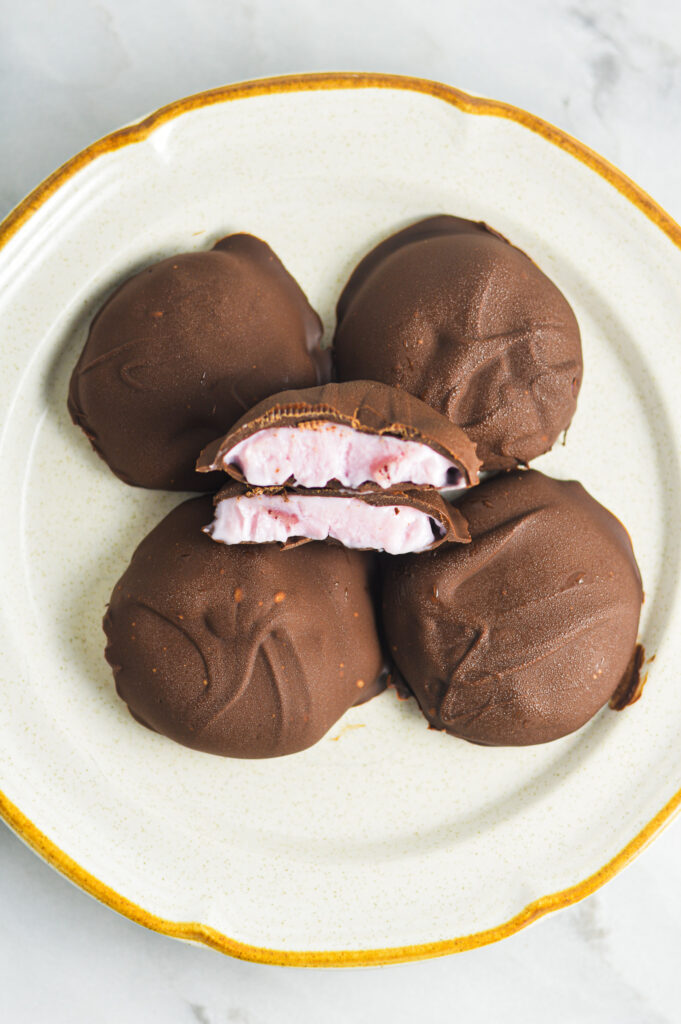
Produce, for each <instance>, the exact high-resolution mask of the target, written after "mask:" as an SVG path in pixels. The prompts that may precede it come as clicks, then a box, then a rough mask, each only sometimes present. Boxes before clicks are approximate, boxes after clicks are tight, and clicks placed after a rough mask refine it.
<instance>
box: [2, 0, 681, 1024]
mask: <svg viewBox="0 0 681 1024" xmlns="http://www.w3.org/2000/svg"><path fill="white" fill-rule="evenodd" d="M0 26H2V28H1V30H0V96H1V97H2V102H1V103H0V138H1V139H2V159H1V160H0V216H2V215H4V214H5V213H6V212H7V211H8V210H9V209H10V208H11V207H12V206H13V205H14V204H15V203H16V202H17V201H18V200H19V199H20V198H21V197H22V196H23V195H24V194H25V193H26V192H28V191H29V190H30V189H31V188H32V187H33V186H34V185H36V184H37V183H38V182H39V181H40V180H41V179H42V178H43V177H44V176H45V175H46V174H48V173H49V172H50V171H51V170H53V168H54V167H55V166H56V165H58V164H59V163H61V162H62V161H63V160H65V159H66V158H67V157H69V156H70V155H72V154H73V153H74V152H75V151H76V150H78V149H80V148H81V147H82V146H84V145H86V144H87V143H88V142H90V141H92V140H93V139H94V138H95V137H97V136H100V135H102V134H104V133H106V132H108V131H110V130H111V129H113V128H115V127H117V126H118V125H120V124H122V123H124V122H126V121H129V120H132V119H134V118H136V117H138V116H139V115H141V114H143V113H145V112H147V111H149V110H152V109H153V108H155V107H157V106H159V105H161V104H163V103H165V102H167V101H169V100H171V99H174V98H177V97H179V96H182V95H184V94H187V93H190V92H194V91H197V90H200V89H205V88H209V87H211V86H214V85H219V84H222V83H224V82H228V81H234V80H239V79H243V78H250V77H255V76H259V75H267V74H275V73H283V72H289V71H304V70H318V69H347V70H382V71H393V72H402V73H408V74H415V75H421V76H425V77H430V78H436V79H441V80H443V81H446V82H451V83H453V84H455V85H460V86H462V87H463V88H469V89H471V90H472V91H475V92H479V93H482V94H485V95H489V96H493V97H495V98H499V99H505V100H508V101H510V102H512V103H516V104H518V105H520V106H523V107H526V108H527V109H529V110H532V111H534V112H536V113H538V114H541V115H543V116H544V117H546V118H548V119H549V120H550V121H553V122H555V123H556V124H558V125H560V126H562V127H564V128H566V129H567V130H568V131H570V132H572V133H573V134H574V135H576V136H578V137H579V138H581V139H583V140H584V141H586V142H587V143H589V144H590V145H592V146H593V147H594V148H595V149H597V150H599V151H600V152H602V153H603V154H604V155H606V156H607V157H609V158H610V159H611V160H612V161H613V162H614V163H616V164H618V165H619V166H621V167H622V168H623V169H624V170H625V171H626V172H627V173H628V174H630V175H631V177H633V178H634V179H635V180H637V181H638V182H639V183H640V184H642V185H643V186H644V188H646V189H647V190H648V191H649V192H650V193H651V194H652V195H653V196H654V197H655V198H656V199H657V200H658V201H659V202H661V203H662V205H663V206H665V207H666V208H667V209H668V210H669V211H670V213H671V214H672V215H674V216H675V217H676V218H677V219H681V177H680V176H679V164H680V162H681V136H680V135H679V132H678V111H679V109H681V6H680V5H679V4H678V0H657V3H650V2H649V0H648V2H644V0H522V2H521V3H515V4H511V3H509V2H508V0H420V2H419V3H418V4H415V3H413V2H412V0H344V2H343V3H342V4H341V3H338V2H337V0H327V2H326V3H320V2H318V0H287V2H286V0H163V2H161V0H101V2H95V0H61V2H60V3H56V2H55V0H22V2H20V3H17V2H16V0H0ZM408 884H409V880H408V878H405V885H408ZM680 960H681V825H679V824H677V825H675V826H674V825H673V826H671V827H670V828H669V829H668V830H667V832H666V833H665V834H664V835H663V836H662V837H661V838H660V839H659V840H658V841H657V842H656V843H655V844H654V845H653V847H652V848H651V849H650V850H649V851H647V852H646V853H645V854H644V855H643V856H642V857H641V858H640V859H639V860H638V861H637V862H636V863H635V864H634V865H633V866H632V867H630V868H629V869H628V870H627V871H626V872H625V873H624V874H623V875H620V876H619V877H618V878H617V879H615V880H614V881H613V882H612V883H610V885H608V886H607V887H606V888H605V889H603V890H601V891H600V892H599V893H597V894H596V895H595V896H592V897H591V898H590V899H588V900H587V901H585V902H584V903H582V904H580V905H578V906H576V907H573V908H572V909H570V910H567V911H564V912H563V913H561V914H559V915H554V916H553V917H551V918H549V919H545V920H544V921H542V922H540V923H538V924H537V925H535V926H533V927H532V928H531V929H529V930H527V931H525V932H523V933H521V934H519V935H518V936H515V937H514V938H512V939H510V940H507V941H506V942H504V943H502V944H500V945H497V946H493V947H488V948H486V949H482V950H478V951H476V952H473V953H467V954H463V955H460V956H458V957H453V958H451V957H450V958H446V959H443V960H437V961H430V962H427V963H421V964H411V965H406V966H403V967H393V968H384V969H372V970H366V971H355V972H352V973H348V972H343V971H341V972H332V971H320V972H315V971H302V970H287V969H281V968H267V967H262V966H259V965H254V964H247V963H240V962H237V961H232V960H228V959H226V958H224V957H221V956H219V955H218V954H216V953H212V952H210V951H208V950H205V949H200V948H191V947H189V946H184V945H182V944H180V943H177V942H174V941H172V940H170V939H167V938H165V937H163V936H160V935H155V934H152V933H151V932H147V931H145V930H143V929H141V928H138V927H137V926H135V925H133V924H132V923H130V922H129V921H127V920H124V919H123V918H120V917H118V916H116V915H115V914H114V913H112V912H111V911H110V910H108V909H107V908H105V907H102V906H100V905H98V904H97V903H95V902H94V901H92V900H90V899H89V898H88V897H87V896H85V895H84V894H83V893H81V892H79V891H78V890H76V889H75V888H73V887H72V886H71V885H70V884H69V883H68V882H67V881H65V880H64V879H63V878H61V877H60V876H58V875H57V874H56V873H55V872H53V871H52V870H51V869H50V868H48V867H47V866H45V865H44V864H43V863H41V862H40V861H39V860H38V858H37V857H35V856H34V855H33V854H32V853H31V852H29V851H28V850H27V849H25V848H24V847H23V846H22V845H21V844H20V843H19V842H18V841H17V840H16V839H15V838H14V836H13V835H12V834H11V833H10V832H9V831H8V830H7V829H6V828H4V826H1V825H0V1020H2V1021H8V1022H10V1021H11V1022H12V1024H24V1022H27V1024H42V1022H50V1024H62V1022H64V1024H67V1022H68V1024H73V1022H76V1024H79V1022H81V1021H82V1022H90V1021H97V1022H100V1021H101V1022H109V1021H111V1022H114V1021H115V1022H117V1024H118V1022H120V1021H125V1022H126V1024H138V1022H140V1024H141V1022H147V1021H150V1020H163V1021H164V1022H165V1024H227V1022H229V1024H232V1022H234V1024H272V1022H273V1024H280V1022H281V1024H288V1022H291V1024H293V1022H295V1024H313V1022H314V1024H317V1022H319V1021H324V1022H327V1021H328V1022H330V1024H335V1022H341V1021H353V1022H357V1024H363V1022H365V1021H366V1022H369V1021H371V1022H375V1021H379V1022H382V1021H386V1022H387V1021H389V1022H390V1024H402V1022H405V1024H406V1022H411V1021H413V1020H420V1019H423V1020H427V1021H429V1022H434V1024H439V1022H440V1021H442V1022H444V1021H445V1020H446V1021H450V1020H452V1019H459V1020H466V1021H490V1020H504V1021H505V1022H507V1024H514V1022H515V1021H518V1022H520V1021H522V1022H523V1024H544V1022H545V1021H547V1020H550V1021H552V1022H554V1024H563V1022H564V1024H572V1022H577V1021H578V1022H580V1024H611V1022H612V1024H629V1022H631V1024H668V1022H676V1021H679V1020H681V996H679V991H678V980H677V976H678V965H679V962H680Z"/></svg>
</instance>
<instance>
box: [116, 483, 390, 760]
mask: <svg viewBox="0 0 681 1024" xmlns="http://www.w3.org/2000/svg"><path fill="white" fill-rule="evenodd" d="M210 515H211V500H210V498H208V497H202V498H195V499H192V500H190V501H187V502H185V503H184V504H182V505H179V506H178V507H177V508H175V509H173V511H172V512H171V513H170V514H169V515H168V516H166V518H165V519H164V520H163V521H162V522H161V523H159V525H158V526H157V527H156V528H155V529H154V530H152V531H151V533H150V534H148V536H147V537H146V538H145V539H144V540H143V541H142V543H141V544H140V545H139V547H138V548H137V550H136V551H135V553H134V555H133V557H132V561H131V562H130V565H129V567H128V568H127V569H126V571H125V573H124V574H123V576H122V577H121V579H120V581H119V582H118V583H117V584H116V586H115V587H114V591H113V594H112V596H111V602H110V604H109V608H108V611H107V613H106V616H105V619H104V629H105V632H106V635H107V640H108V644H107V648H106V657H107V660H108V661H109V663H110V664H111V666H112V668H113V672H114V677H115V680H116V688H117V690H118V693H119V696H120V697H121V698H122V699H123V700H124V701H125V702H126V703H127V704H128V707H129V709H130V711H131V713H132V714H133V716H134V717H135V718H136V719H137V720H138V721H139V722H141V723H142V724H144V725H146V726H148V727H149V728H151V729H154V730H156V731H157V732H159V733H163V734H164V735H165V736H169V737H170V738H171V739H173V740H176V741H177V742H178V743H182V744H184V745H185V746H188V747H192V748H193V749H195V750H203V751H206V752H208V753H212V754H222V755H226V756H229V757H250V758H256V757H277V756H280V755H282V754H292V753H294V752H295V751H299V750H304V749H305V748H306V747H309V746H311V745H312V744H313V743H316V742H317V740H319V739H321V737H322V736H323V735H324V733H326V732H327V730H328V729H329V728H330V727H331V726H332V725H333V724H334V723H335V722H336V721H337V720H338V719H339V718H340V717H341V715H342V714H343V713H344V712H345V711H347V709H348V708H350V707H352V706H353V705H354V704H358V703H362V702H363V701H365V700H367V699H369V698H370V697H372V696H374V695H375V694H376V693H377V692H379V690H380V689H381V688H382V685H383V684H382V681H381V676H382V668H383V656H382V653H381V650H380V646H379V641H378V637H377V633H376V624H375V619H374V607H373V601H372V593H371V588H372V566H373V560H372V558H371V556H369V555H366V554H362V553H360V552H356V551H347V550H345V549H344V548H341V547H338V546H333V545H326V544H309V545H306V546H305V547H301V548H295V549H293V550H291V551H282V550H281V549H280V548H279V547H277V546H276V545H273V544H268V545H261V546H248V547H245V546H239V547H225V546H224V545H222V544H214V543H213V542H212V541H211V540H210V539H209V538H208V537H207V536H206V535H205V533H202V530H201V528H202V526H203V525H204V524H205V523H206V522H208V520H209V519H210Z"/></svg>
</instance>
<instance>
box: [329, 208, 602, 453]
mask: <svg viewBox="0 0 681 1024" xmlns="http://www.w3.org/2000/svg"><path fill="white" fill-rule="evenodd" d="M337 317H338V324H337V328H336V336H335V339H334V359H335V364H336V369H337V375H338V378H339V379H340V380H352V379H353V378H369V379H371V380H380V381H383V382H384V383H386V384H391V385H393V386H394V387H397V388H401V389H403V390H405V391H409V392H411V394H413V395H417V396H418V397H419V398H421V399H423V401H425V402H428V404H429V405H432V406H433V408H435V409H437V410H438V411H439V412H441V413H443V414H444V415H445V416H448V417H449V418H450V419H451V421H452V422H453V423H455V424H457V425H458V426H460V427H462V428H463V429H464V430H465V431H466V433H467V434H468V435H469V437H470V438H471V440H472V441H474V442H475V443H476V445H477V454H478V456H479V458H480V459H481V460H482V464H483V469H508V468H511V467H513V466H515V465H517V464H520V463H527V462H529V461H530V460H531V459H534V458H536V456H537V455H541V454H542V453H543V452H546V451H548V450H549V448H551V446H552V445H553V443H554V442H555V441H556V439H557V438H558V436H559V434H560V433H561V431H563V430H565V429H566V428H567V427H568V426H569V424H570V421H571V420H572V416H573V414H574V411H575V408H576V404H577V394H578V392H579V388H580V384H581V380H582V352H581V342H580V336H579V328H578V325H577V321H576V319H575V316H574V313H573V312H572V309H571V308H570V306H569V305H568V303H567V301H566V299H565V297H564V296H563V295H562V293H561V292H560V291H559V290H558V288H557V287H556V286H555V285H554V284H553V282H552V281H550V280H549V278H548V277H546V275H545V274H543V273H542V272H541V270H540V269H539V268H538V267H537V266H536V264H535V263H533V262H532V260H531V259H530V258H529V257H528V256H526V255H525V253H523V252H521V250H520V249H517V248H515V246H513V245H511V244H510V243H509V242H508V241H507V240H506V239H505V238H503V237H502V236H501V235H499V234H498V233H497V232H496V231H493V230H492V229H491V228H489V227H487V225H485V224H482V223H475V222H473V221H469V220H463V219H461V218H459V217H448V216H440V217H431V218H429V219H428V220H424V221H421V222H420V223H417V224H413V225H411V226H410V227H408V228H406V229H405V230H403V231H400V232H398V233H397V234H395V235H393V236H391V237H390V238H388V239H386V240H385V241H384V242H382V243H381V244H380V245H379V246H378V247H377V248H375V249H374V250H373V251H372V252H370V253H369V254H368V255H367V256H366V257H365V258H364V259H363V260H362V261H361V262H360V263H359V265H358V266H357V267H356V269H355V270H354V272H353V274H352V275H351V277H350V279H349V281H348V283H347V285H346V286H345V289H344V291H343V293H342V295H341V297H340V300H339V302H338V309H337Z"/></svg>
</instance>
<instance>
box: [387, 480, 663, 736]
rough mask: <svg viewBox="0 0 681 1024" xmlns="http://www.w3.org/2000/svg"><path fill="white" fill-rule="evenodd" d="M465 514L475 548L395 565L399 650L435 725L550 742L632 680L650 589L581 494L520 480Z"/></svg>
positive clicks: (484, 489)
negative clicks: (645, 592)
mask: <svg viewBox="0 0 681 1024" xmlns="http://www.w3.org/2000/svg"><path fill="white" fill-rule="evenodd" d="M459 507H460V509H461V512H462V513H463V514H464V515H465V517H466V519H467V520H468V524H469V528H470V531H471V537H472V540H471V543H470V544H469V545H467V546H466V547H464V546H462V545H454V544H449V545H446V546H445V547H441V548H440V549H439V550H438V551H434V552H428V553H426V554H424V555H419V556H414V557H405V558H401V559H386V560H385V567H384V569H385V571H384V580H383V625H384V628H385V634H386V637H387V643H388V649H389V652H390V654H391V657H392V658H393V660H394V662H395V664H396V666H397V668H398V670H399V672H400V673H401V675H402V676H403V678H404V680H405V681H406V682H407V683H408V685H409V686H410V687H411V689H412V690H413V692H414V694H415V695H416V698H417V700H418V702H419V704H420V706H421V709H422V711H423V713H424V714H425V716H426V718H427V719H428V721H429V723H430V724H431V726H433V727H434V728H436V729H444V730H446V731H447V732H449V733H451V734H452V735H453V736H460V737H462V738H463V739H466V740H470V741H472V742H474V743H483V744H492V745H501V746H520V745H524V744H530V743H545V742H547V741H548V740H554V739H557V738H558V737H560V736H564V735H566V734H567V733H571V732H573V731H574V730H575V729H579V728H580V726H582V725H584V723H585V722H587V721H588V720H589V719H590V718H591V717H592V716H593V715H594V714H595V713H596V712H597V711H598V710H599V708H601V707H603V705H604V704H606V703H607V702H608V700H609V698H610V697H611V696H612V695H613V694H614V693H615V692H616V691H617V689H618V686H619V685H620V683H621V682H622V681H623V680H628V679H629V678H630V677H631V674H632V668H633V665H634V662H635V660H636V657H637V653H636V635H637V630H638V623H639V615H640V611H641V602H642V597H643V594H642V589H641V577H640V575H639V571H638V567H637V565H636V560H635V558H634V552H633V550H632V547H631V541H630V539H629V536H628V534H627V532H626V530H625V529H624V527H623V526H622V524H621V523H620V522H619V520H617V519H616V518H615V517H614V516H613V515H612V514H611V513H610V512H608V511H607V509H605V508H603V506H602V505H599V504H598V502H597V501H595V500H594V499H593V498H592V497H591V496H590V495H589V494H587V492H586V491H585V490H584V488H583V487H582V486H581V485H580V484H578V483H575V482H573V481H569V482H568V481H561V480H552V479H550V478H549V477H546V476H543V475H542V474H541V473H538V472H535V471H527V472H525V471H522V470H519V471H516V472H513V473H510V474H504V475H501V476H498V477H496V478H495V479H493V480H489V481H487V482H486V483H483V484H481V485H480V486H479V487H477V488H475V490H473V491H469V492H468V493H467V494H466V495H464V497H463V499H462V500H461V502H460V504H459Z"/></svg>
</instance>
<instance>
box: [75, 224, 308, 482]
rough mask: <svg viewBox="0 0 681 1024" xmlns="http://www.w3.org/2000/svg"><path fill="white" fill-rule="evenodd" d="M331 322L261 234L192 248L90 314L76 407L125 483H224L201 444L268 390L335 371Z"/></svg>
mask: <svg viewBox="0 0 681 1024" xmlns="http://www.w3.org/2000/svg"><path fill="white" fill-rule="evenodd" d="M321 335H322V325H321V321H320V320H319V317H318V316H317V314H316V313H315V312H314V310H313V309H312V307H311V306H310V305H309V303H308V302H307V299H306V298H305V296H304V294H303V292H302V291H301V290H300V288H299V287H298V285H297V284H296V282H295V281H294V280H293V278H292V277H291V275H290V274H289V273H288V271H287V270H286V268H285V267H284V266H283V264H282V263H281V262H280V261H279V260H278V259H277V257H276V256H275V254H274V253H273V252H272V250H271V249H270V248H269V246H267V245H265V243H264V242H261V241H260V240H259V239H257V238H254V237H253V236H252V235H230V236H229V237H228V238H224V239H223V240H222V241H221V242H218V244H217V245H216V246H215V248H214V249H212V250H211V251H210V252H195V253H185V254H182V255H178V256H173V257H171V258H170V259H167V260H163V261H162V262H161V263H156V264H154V265H153V266H151V267H148V268H147V269H146V270H143V271H142V272H141V273H139V274H136V275H135V276H134V277H131V278H130V279H129V280H127V281H125V283H124V284H122V285H121V287H120V288H119V289H118V290H117V291H116V292H114V294H113V295H112V296H111V297H110V298H109V299H107V301H106V302H105V304H104V305H103V306H102V308H101V309H100V311H99V313H98V314H97V316H96V317H95V319H94V320H93V322H92V326H91V328H90V333H89V336H88V339H87V341H86V343H85V347H84V349H83V352H82V354H81V356H80V359H79V360H78V363H77V365H76V367H75V369H74V371H73V375H72V377H71V385H70V390H69V400H68V404H69V411H70V413H71V417H72V419H73V421H74V423H76V424H77V425H78V426H80V427H82V428H83V430H84V431H85V433H86V434H87V435H88V437H89V438H90V441H91V442H92V445H93V447H94V448H95V450H96V451H97V452H98V453H99V454H100V455H101V456H102V458H103V459H104V460H105V462H107V463H108V464H109V466H110V467H111V469H112V470H113V471H114V473H116V475H117V476H119V477H120V478H121V479H122V480H124V481H125V482H126V483H129V484H135V485H137V486H138V487H155V488H165V489H168V490H193V491H209V490H217V488H218V487H219V486H220V481H219V478H217V479H216V478H215V477H213V476H211V475H208V476H206V475H200V474H198V473H196V472H195V471H194V464H195V462H196V459H197V457H198V454H199V452H200V451H201V449H202V448H203V447H204V446H205V445H206V444H208V442H209V441H212V440H213V438H215V437H217V436H219V435H221V434H224V433H225V432H226V431H227V430H228V429H229V428H230V427H231V426H232V424H233V423H235V422H236V420H238V419H239V417H240V416H242V415H243V413H244V412H246V411H247V410H248V409H250V408H251V406H253V405H255V403H256V402H259V401H260V400H261V399H262V398H266V397H267V396H268V395H271V394H273V393H274V392H276V391H281V390H283V389H284V388H289V387H309V386H311V385H314V384H319V383H320V382H322V381H323V380H325V379H326V376H327V374H326V373H325V368H324V367H325V362H326V358H325V356H324V355H323V354H322V352H321V351H320V349H319V342H320V339H321Z"/></svg>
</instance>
